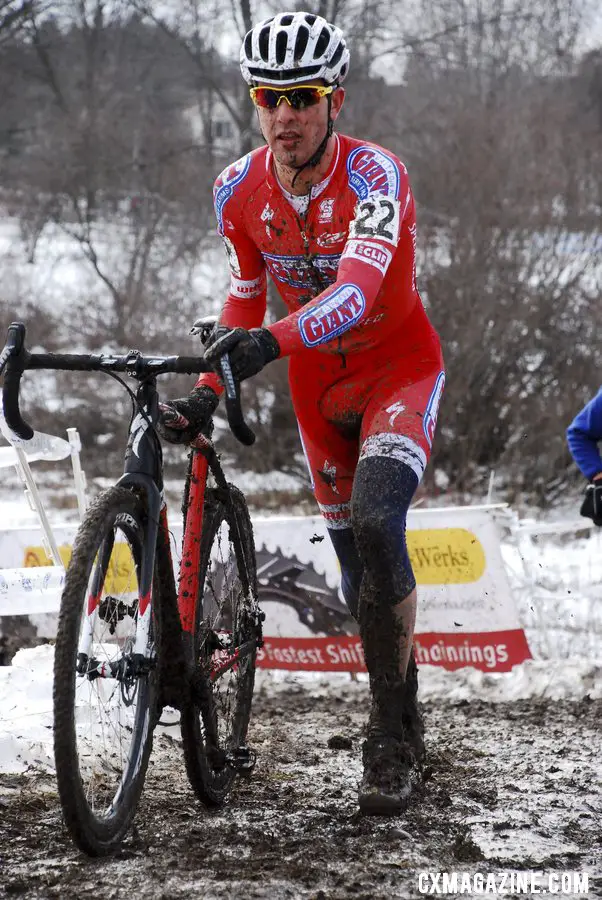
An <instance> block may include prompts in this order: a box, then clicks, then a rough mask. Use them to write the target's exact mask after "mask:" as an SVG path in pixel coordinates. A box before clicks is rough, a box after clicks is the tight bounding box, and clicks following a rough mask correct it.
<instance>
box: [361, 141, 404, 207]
mask: <svg viewBox="0 0 602 900" xmlns="http://www.w3.org/2000/svg"><path fill="white" fill-rule="evenodd" d="M402 173H403V174H404V175H405V174H406V169H405V166H403V165H402V163H400V162H399V160H397V159H395V158H393V157H391V156H388V154H386V153H384V152H383V151H382V150H379V149H378V148H377V147H368V146H364V147H357V148H356V149H355V150H354V151H353V152H352V153H350V154H349V156H348V158H347V177H348V179H349V186H350V187H351V189H352V190H353V191H355V193H356V194H357V196H358V198H359V199H360V200H365V199H366V197H368V196H369V195H370V194H374V193H379V194H384V195H385V196H387V197H393V198H395V199H398V198H399V188H400V184H401V174H402Z"/></svg>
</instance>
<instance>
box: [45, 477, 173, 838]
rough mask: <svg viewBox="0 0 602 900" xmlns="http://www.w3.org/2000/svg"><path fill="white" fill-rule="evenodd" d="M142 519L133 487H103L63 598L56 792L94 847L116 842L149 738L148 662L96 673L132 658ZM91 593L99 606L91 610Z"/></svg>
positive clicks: (78, 834)
mask: <svg viewBox="0 0 602 900" xmlns="http://www.w3.org/2000/svg"><path fill="white" fill-rule="evenodd" d="M144 522H145V516H144V509H143V508H142V506H141V503H140V501H139V500H138V498H137V497H136V496H135V495H134V494H133V493H132V492H131V491H129V490H126V489H125V488H120V487H113V488H109V490H107V491H105V492H103V493H102V494H101V495H100V496H99V497H98V498H97V499H96V501H95V502H94V503H93V504H92V506H91V507H90V508H89V510H88V512H87V513H86V516H85V518H84V521H83V523H82V525H81V527H80V529H79V531H78V533H77V537H76V540H75V545H74V549H73V556H72V558H71V562H70V564H69V568H68V570H67V574H66V579H65V587H64V590H63V595H62V600H61V609H60V615H59V623H58V631H57V638H56V649H55V661H54V693H53V696H54V755H55V764H56V775H57V782H58V791H59V797H60V802H61V806H62V810H63V815H64V818H65V822H66V824H67V827H68V829H69V831H70V833H71V836H72V838H73V840H74V842H75V843H76V844H77V846H78V847H79V848H80V849H81V850H83V851H84V852H85V853H88V854H90V855H94V856H96V855H100V854H104V853H107V852H109V851H110V850H112V849H113V848H114V847H115V846H116V845H117V844H118V843H119V842H120V841H121V839H122V838H123V836H124V835H125V833H126V831H127V829H128V827H129V825H130V823H131V821H132V817H133V815H134V812H135V810H136V806H137V803H138V800H139V797H140V793H141V791H142V786H143V783H144V777H145V774H146V769H147V766H148V759H149V755H150V752H151V746H152V735H153V727H154V724H155V717H156V706H157V684H156V681H157V678H156V671H154V670H153V667H152V666H151V667H150V671H148V670H147V671H146V672H144V671H142V672H140V673H138V674H136V673H135V671H134V669H133V668H132V667H130V669H129V670H128V671H127V672H126V671H125V670H123V669H122V671H121V674H118V675H117V676H115V677H95V674H94V673H95V672H98V671H100V669H99V667H105V671H106V667H107V666H111V665H112V666H113V667H115V666H116V665H118V664H119V663H121V665H122V666H123V665H124V662H125V660H126V659H127V658H128V655H129V656H130V657H131V651H132V649H133V640H134V637H135V632H136V623H137V620H138V611H139V610H138V603H139V576H140V567H141V565H142V554H143V546H144V527H145V526H144ZM154 593H155V589H154V588H153V594H154ZM92 597H94V598H95V602H96V607H95V612H94V614H93V615H92V616H89V615H88V614H87V609H88V603H89V598H92ZM156 599H157V598H156V597H155V596H153V600H156ZM155 605H157V606H158V604H155V603H153V604H152V605H151V609H152V610H154V609H155ZM86 629H88V630H89V631H90V633H91V638H92V640H91V643H90V644H88V645H87V646H88V648H89V653H88V654H87V656H85V657H84V656H82V655H80V641H81V635H82V633H84V631H85V630H86ZM150 631H151V633H150V636H149V642H152V641H155V640H156V639H157V637H158V635H157V631H158V629H157V620H156V618H155V616H154V613H153V622H152V624H151V629H150Z"/></svg>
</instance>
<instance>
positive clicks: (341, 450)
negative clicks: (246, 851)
mask: <svg viewBox="0 0 602 900" xmlns="http://www.w3.org/2000/svg"><path fill="white" fill-rule="evenodd" d="M240 64H241V70H242V74H243V77H244V78H245V80H246V81H247V83H248V84H249V86H250V93H251V97H252V99H253V102H254V104H255V106H256V110H257V115H258V118H259V125H260V128H261V131H262V133H263V136H264V138H265V141H266V144H267V146H264V147H261V148H260V149H257V150H254V151H253V152H251V153H249V154H248V155H247V156H245V157H243V158H242V159H239V160H238V161H237V162H235V163H234V164H233V165H231V166H229V167H228V168H226V169H225V170H224V172H222V174H221V175H220V176H219V178H218V179H217V181H216V183H215V188H214V203H215V210H216V215H217V221H218V229H219V233H220V234H221V235H222V237H223V240H224V243H225V245H226V250H227V253H228V258H229V263H230V270H231V286H230V292H229V294H228V297H227V299H226V302H225V305H224V307H223V310H222V313H221V316H220V320H219V323H220V324H219V325H218V326H217V327H216V329H215V331H214V335H213V343H212V344H211V345H210V346H209V347H208V349H207V351H206V357H207V359H209V360H210V361H211V362H212V363H215V364H216V366H217V363H218V361H219V359H220V357H221V356H222V355H223V354H225V353H228V354H229V355H230V361H231V365H232V369H233V372H234V375H235V377H236V378H238V379H240V380H243V379H246V378H249V377H251V376H253V375H255V374H256V373H257V372H259V371H260V370H261V369H262V368H263V367H264V366H265V365H267V364H268V363H269V362H271V361H272V360H275V359H277V358H282V357H289V383H290V390H291V397H292V401H293V406H294V410H295V413H296V416H297V420H298V423H299V430H300V434H301V440H302V444H303V449H304V452H305V455H306V458H307V462H308V467H309V470H310V474H311V480H312V487H313V490H314V494H315V497H316V500H317V502H318V505H319V508H320V510H321V512H322V514H323V516H324V518H325V523H326V527H327V529H328V532H329V535H330V538H331V540H332V543H333V545H334V549H335V551H336V553H337V556H338V558H339V561H340V565H341V571H342V586H343V592H344V596H345V599H346V601H347V603H348V605H349V608H350V610H351V612H352V613H353V615H354V616H355V617H356V618H357V620H358V623H359V630H360V635H361V638H362V642H363V647H364V652H365V658H366V665H367V668H368V672H369V676H370V687H371V694H372V704H371V711H370V716H369V722H368V729H367V739H366V741H365V742H364V745H363V763H364V775H363V778H362V781H361V784H360V786H359V804H360V808H361V809H362V811H364V812H366V813H375V814H387V813H396V812H398V811H400V810H401V809H402V808H403V806H404V805H405V803H406V801H407V799H408V797H409V795H410V792H411V787H412V781H411V767H412V765H413V764H414V762H415V761H416V760H419V759H420V758H421V757H422V755H423V751H424V744H423V736H422V730H423V729H422V722H421V719H420V714H419V710H418V705H417V700H416V692H417V672H416V664H415V660H414V656H413V653H412V638H413V632H414V621H415V613H416V581H415V578H414V573H413V571H412V566H411V563H410V558H409V555H408V550H407V546H406V537H405V528H406V515H407V511H408V508H409V505H410V502H411V500H412V497H413V495H414V492H415V491H416V488H417V486H418V484H419V482H420V479H421V478H422V475H423V472H424V469H425V466H426V464H427V460H428V458H429V455H430V452H431V444H432V440H433V434H434V430H435V424H436V420H437V412H438V408H439V402H440V400H441V395H442V392H443V386H444V379H445V376H444V371H443V361H442V356H441V350H440V344H439V339H438V337H437V334H436V333H435V331H434V329H433V327H432V326H431V324H430V322H429V320H428V318H427V315H426V313H425V311H424V308H423V305H422V302H421V299H420V296H419V294H418V291H417V289H416V273H415V244H416V220H415V209H414V200H413V197H412V192H411V190H410V185H409V181H408V175H407V172H406V169H405V167H404V165H403V163H402V162H400V160H399V159H398V158H397V157H396V156H394V155H393V154H392V153H390V152H389V151H387V150H385V149H383V148H382V147H379V146H377V145H376V144H372V143H369V142H368V141H362V140H356V139H355V138H351V137H348V136H346V135H343V134H337V133H335V131H334V124H335V121H336V119H337V117H338V116H339V113H340V111H341V107H342V105H343V100H344V96H345V91H344V89H343V87H342V86H341V85H342V83H343V81H344V79H345V77H346V75H347V72H348V69H349V51H348V48H347V46H346V43H345V39H344V37H343V34H342V32H341V31H340V29H339V28H337V27H334V26H333V25H331V24H329V23H328V22H327V21H326V20H325V19H323V18H321V17H320V16H316V15H311V14H309V13H305V12H297V13H283V14H280V15H277V16H274V17H272V18H270V19H266V20H265V21H263V22H261V23H260V24H258V25H256V26H255V27H254V28H253V29H252V30H251V31H249V33H248V34H247V35H246V37H245V39H244V41H243V44H242V47H241V52H240ZM266 272H268V273H269V274H270V276H271V278H272V280H273V282H274V283H275V285H276V287H277V289H278V292H279V293H280V296H281V297H282V299H283V300H284V302H285V304H286V306H287V308H288V315H286V316H285V317H284V318H283V319H281V320H280V321H278V322H276V323H275V324H272V325H269V326H268V327H264V326H263V320H264V316H265V313H266ZM220 390H221V385H220V382H219V379H218V377H217V376H211V375H209V376H207V375H204V376H201V377H200V378H199V380H198V383H197V386H196V387H195V388H194V390H193V391H192V393H191V395H190V396H189V397H187V398H183V399H180V400H177V401H173V402H172V414H173V408H175V409H176V410H177V411H178V412H179V413H181V415H182V417H183V420H182V421H180V425H185V424H187V423H190V424H191V425H192V426H193V429H194V428H196V429H198V427H199V426H200V425H202V424H204V423H205V422H206V421H207V418H208V417H209V416H210V414H211V413H213V411H214V410H215V408H216V406H217V402H218V399H217V394H218V393H219V392H220ZM189 433H190V432H187V431H186V430H184V431H182V432H180V433H179V434H178V432H177V431H174V429H173V428H172V429H170V430H167V429H166V430H165V431H164V434H165V436H167V437H169V439H172V440H178V439H179V438H180V439H182V438H183V439H184V440H186V439H187V437H188V434H189Z"/></svg>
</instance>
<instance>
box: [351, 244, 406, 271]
mask: <svg viewBox="0 0 602 900" xmlns="http://www.w3.org/2000/svg"><path fill="white" fill-rule="evenodd" d="M341 259H359V260H360V262H364V263H368V265H369V266H374V268H375V269H378V271H379V272H381V273H382V274H383V275H385V274H386V271H387V269H388V268H389V263H390V262H391V260H392V259H393V253H392V252H391V251H390V250H389V249H388V248H387V247H383V246H382V244H377V243H376V242H375V241H358V240H350V241H347V244H346V245H345V250H344V251H343V256H342V257H341Z"/></svg>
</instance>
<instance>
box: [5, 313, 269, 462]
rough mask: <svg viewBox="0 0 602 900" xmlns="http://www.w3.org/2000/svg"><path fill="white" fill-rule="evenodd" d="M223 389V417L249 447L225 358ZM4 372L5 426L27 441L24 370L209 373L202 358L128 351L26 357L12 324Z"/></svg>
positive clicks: (18, 325) (17, 326)
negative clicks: (21, 405) (21, 400)
mask: <svg viewBox="0 0 602 900" xmlns="http://www.w3.org/2000/svg"><path fill="white" fill-rule="evenodd" d="M221 366H222V372H223V374H224V385H225V386H226V415H227V417H228V425H229V426H230V430H231V431H232V434H233V435H234V437H235V438H236V439H237V440H239V441H240V442H241V444H245V445H247V446H248V445H250V444H252V443H253V442H254V441H255V434H254V433H253V431H252V430H251V429H250V428H249V426H248V425H247V423H246V422H245V420H244V416H243V413H242V408H241V403H240V387H239V385H238V384H237V383H236V381H235V380H234V378H233V376H232V370H231V368H230V363H229V360H228V357H227V356H225V357H223V358H222V360H221ZM5 369H6V372H5V375H4V384H3V386H2V406H3V409H4V418H5V420H6V424H7V425H8V427H9V428H10V430H11V431H13V432H14V433H15V434H16V435H17V436H18V437H20V438H23V439H24V440H30V439H31V438H32V437H33V434H34V432H33V428H32V427H31V425H29V423H28V422H26V421H25V420H24V419H23V417H22V415H21V410H20V408H19V387H20V384H21V376H22V375H23V372H24V371H25V370H26V369H58V370H61V371H70V372H122V373H124V374H127V375H131V376H132V377H136V378H139V379H140V378H144V377H151V376H155V375H165V374H169V373H174V374H176V373H177V374H180V375H198V373H199V372H211V371H212V368H211V366H210V365H209V364H208V363H207V362H206V360H205V359H203V357H202V356H142V354H140V353H139V352H138V351H137V350H130V351H129V352H128V353H127V354H125V355H123V356H111V355H108V354H89V353H85V354H76V353H30V352H29V350H26V348H25V325H24V324H23V323H22V322H12V323H11V324H10V325H9V327H8V335H7V340H6V345H5V347H4V349H3V350H2V352H1V353H0V374H1V373H2V372H3V371H4V370H5Z"/></svg>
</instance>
